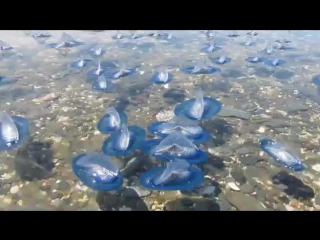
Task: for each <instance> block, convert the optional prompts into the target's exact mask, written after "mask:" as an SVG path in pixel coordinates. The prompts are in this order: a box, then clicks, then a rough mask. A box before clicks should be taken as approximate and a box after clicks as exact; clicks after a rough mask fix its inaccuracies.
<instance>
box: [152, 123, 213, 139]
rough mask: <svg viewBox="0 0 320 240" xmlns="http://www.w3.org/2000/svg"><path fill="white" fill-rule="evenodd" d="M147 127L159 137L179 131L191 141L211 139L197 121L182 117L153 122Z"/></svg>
mask: <svg viewBox="0 0 320 240" xmlns="http://www.w3.org/2000/svg"><path fill="white" fill-rule="evenodd" d="M147 129H148V131H149V132H151V133H153V134H154V135H157V136H159V137H161V138H163V137H166V136H168V135H169V134H171V133H173V132H176V131H179V132H181V133H182V134H184V135H185V136H186V137H187V138H188V139H190V140H192V142H193V143H202V142H206V141H208V140H210V139H211V136H210V134H209V133H208V132H207V131H204V130H203V129H202V127H200V126H199V125H198V122H197V121H194V120H190V119H188V118H184V117H175V118H173V119H171V120H169V121H167V122H154V123H151V125H149V126H148V128H147Z"/></svg>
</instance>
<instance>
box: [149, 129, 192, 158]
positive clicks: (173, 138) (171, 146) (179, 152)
mask: <svg viewBox="0 0 320 240" xmlns="http://www.w3.org/2000/svg"><path fill="white" fill-rule="evenodd" d="M197 151H198V147H197V146H196V145H194V144H193V143H192V142H191V141H190V140H189V139H188V138H187V137H186V136H185V135H183V134H182V133H180V132H173V133H171V134H170V135H168V136H167V137H166V138H164V139H163V140H162V141H161V142H160V144H159V145H158V146H156V147H155V148H154V150H153V154H155V155H157V154H163V153H169V154H174V155H176V156H179V157H183V156H193V155H194V154H196V152H197Z"/></svg>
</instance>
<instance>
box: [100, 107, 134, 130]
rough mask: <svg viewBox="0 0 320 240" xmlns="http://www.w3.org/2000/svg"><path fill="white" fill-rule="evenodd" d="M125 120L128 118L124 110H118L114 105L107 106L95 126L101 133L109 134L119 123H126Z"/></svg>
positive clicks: (119, 125)
mask: <svg viewBox="0 0 320 240" xmlns="http://www.w3.org/2000/svg"><path fill="white" fill-rule="evenodd" d="M127 121H128V118H127V115H126V114H125V113H124V112H122V111H119V112H118V111H117V110H116V109H115V108H114V107H109V108H108V109H107V110H106V113H105V114H104V115H103V117H102V118H101V119H100V120H99V122H98V124H97V128H98V130H99V131H100V132H101V133H104V134H110V133H113V132H115V131H116V130H119V129H120V128H121V125H122V124H126V123H127Z"/></svg>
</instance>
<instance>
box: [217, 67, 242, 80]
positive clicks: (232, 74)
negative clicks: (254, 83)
mask: <svg viewBox="0 0 320 240" xmlns="http://www.w3.org/2000/svg"><path fill="white" fill-rule="evenodd" d="M221 76H222V77H224V78H240V77H244V76H245V74H244V73H243V72H241V71H239V70H238V69H235V68H229V69H226V70H224V71H222V72H221Z"/></svg>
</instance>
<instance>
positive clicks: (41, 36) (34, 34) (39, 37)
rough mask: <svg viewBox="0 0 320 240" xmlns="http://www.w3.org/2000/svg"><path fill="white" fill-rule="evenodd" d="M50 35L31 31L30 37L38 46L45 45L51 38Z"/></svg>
mask: <svg viewBox="0 0 320 240" xmlns="http://www.w3.org/2000/svg"><path fill="white" fill-rule="evenodd" d="M51 36H52V35H51V34H50V33H48V32H47V31H39V30H32V31H31V37H32V38H33V39H34V40H35V41H36V42H37V43H39V44H45V42H46V41H47V40H48V39H49V38H50V37H51Z"/></svg>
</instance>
